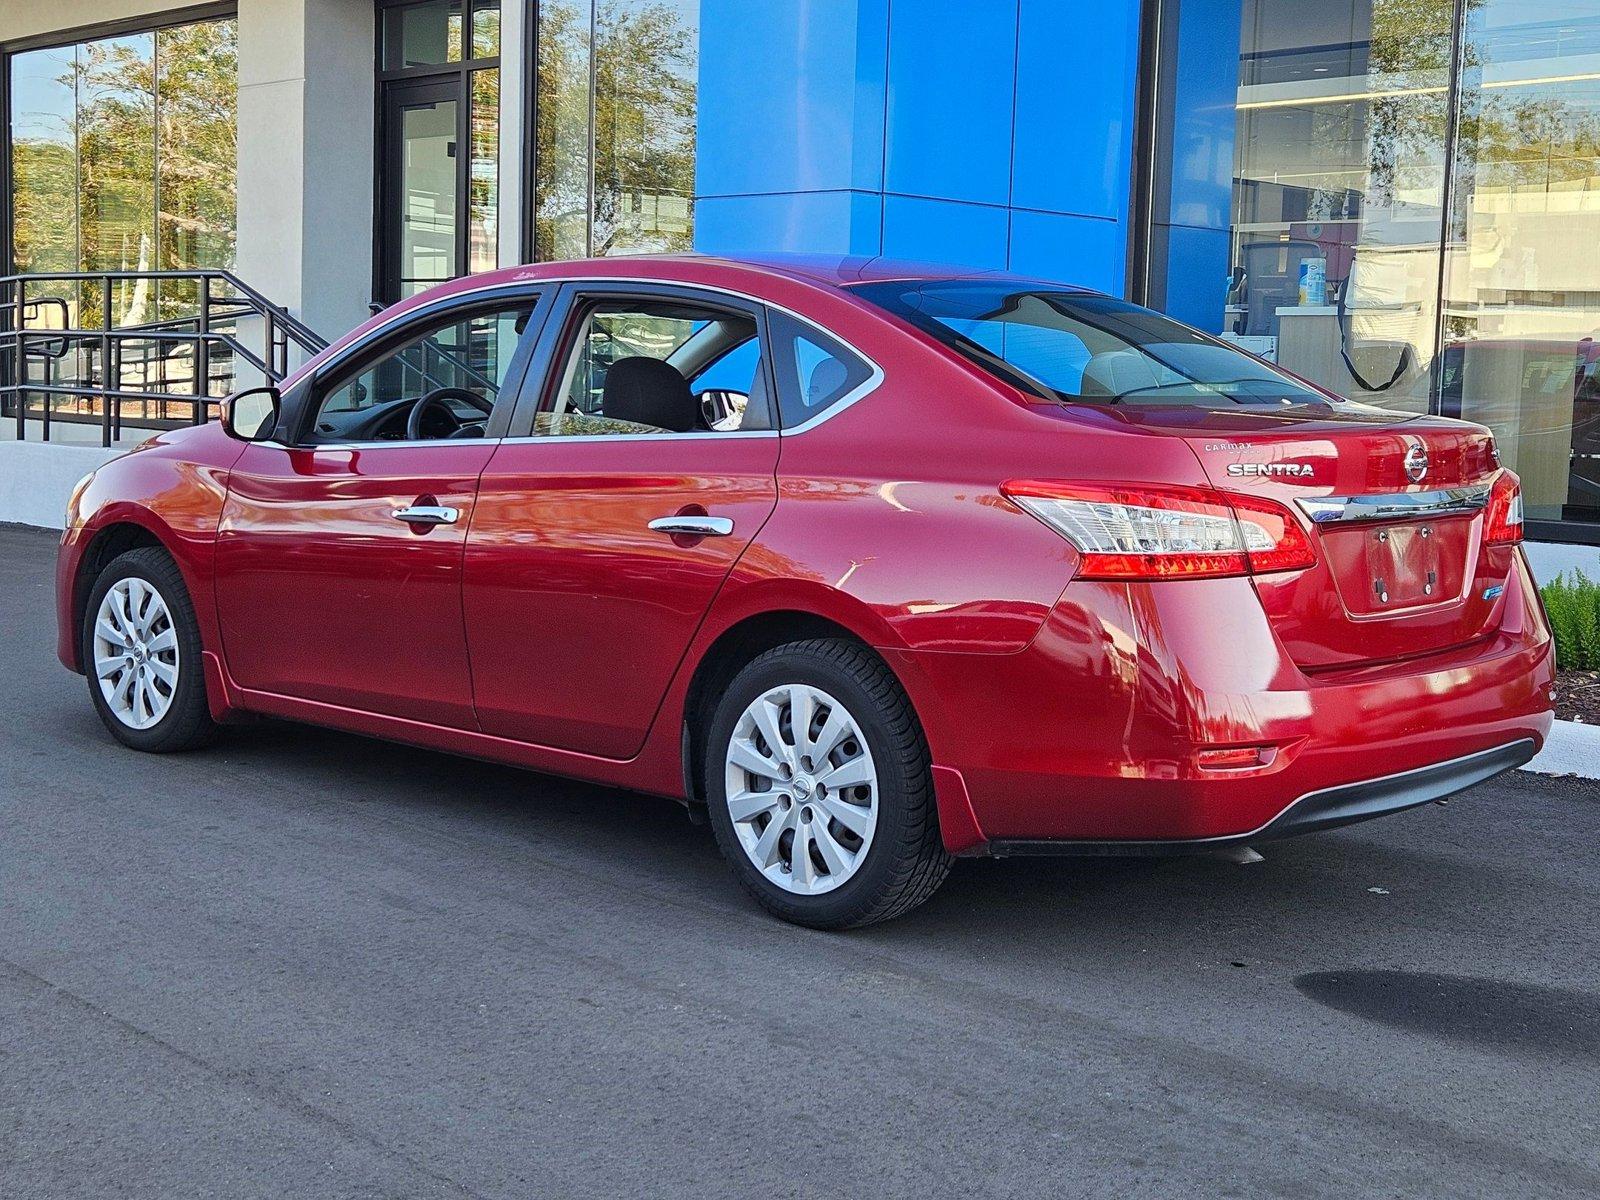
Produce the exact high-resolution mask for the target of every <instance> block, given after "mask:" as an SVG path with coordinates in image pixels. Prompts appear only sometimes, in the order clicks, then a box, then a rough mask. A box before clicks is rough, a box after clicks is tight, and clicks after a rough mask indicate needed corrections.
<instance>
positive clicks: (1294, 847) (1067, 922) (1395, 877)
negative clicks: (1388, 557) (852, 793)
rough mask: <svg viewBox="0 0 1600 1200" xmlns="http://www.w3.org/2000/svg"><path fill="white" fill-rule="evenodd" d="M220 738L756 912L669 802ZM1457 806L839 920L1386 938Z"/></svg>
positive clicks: (1220, 949) (315, 742)
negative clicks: (1253, 858)
mask: <svg viewBox="0 0 1600 1200" xmlns="http://www.w3.org/2000/svg"><path fill="white" fill-rule="evenodd" d="M225 745H226V746H227V747H228V750H227V752H228V753H229V755H230V757H234V758H247V759H249V760H252V762H254V763H259V764H260V765H261V766H262V767H263V768H266V769H271V767H272V764H273V763H274V762H275V761H284V760H290V759H292V761H293V762H294V763H295V773H296V779H297V782H298V783H299V784H301V785H303V786H310V787H311V789H312V791H313V793H317V794H322V795H325V796H327V797H328V798H329V799H330V800H338V801H341V802H350V803H357V804H379V805H382V806H384V807H385V808H387V809H389V810H391V811H395V812H405V813H409V814H412V815H426V816H427V817H429V818H430V819H434V820H441V821H447V822H450V823H451V824H452V825H453V826H454V827H456V828H457V829H461V828H469V829H474V830H476V831H478V832H481V833H484V834H488V835H492V836H494V837H496V838H506V837H509V838H512V839H515V840H517V841H521V842H523V843H526V844H528V845H530V846H533V845H537V846H539V847H540V848H541V849H542V850H546V851H549V852H551V853H558V854H573V855H581V856H582V857H583V859H584V861H585V862H586V863H588V864H589V865H591V866H595V867H596V868H597V869H599V870H601V871H604V872H605V873H607V874H615V876H616V878H617V880H618V881H619V883H624V884H626V885H627V886H637V885H638V884H639V883H641V882H643V881H641V880H638V879H634V878H633V877H632V875H631V873H632V872H634V871H636V870H640V869H643V870H645V871H647V872H649V874H650V876H651V882H654V883H656V884H659V885H661V886H664V887H669V888H670V889H671V890H672V891H673V893H675V895H676V896H677V897H679V898H683V897H685V896H689V897H692V898H693V899H694V900H695V901H696V902H698V903H700V904H704V905H707V906H719V907H722V908H727V907H729V906H732V907H736V908H738V909H740V910H743V911H747V912H749V913H751V914H755V913H756V910H755V908H754V906H753V905H752V904H751V903H750V901H749V900H748V899H747V898H746V897H745V896H744V895H743V893H742V892H741V891H740V890H739V889H738V888H737V887H736V886H735V885H734V884H733V882H732V880H731V879H730V877H729V876H728V873H727V871H726V868H725V867H724V865H723V864H722V862H721V859H720V857H719V856H718V853H717V850H716V847H715V844H714V842H713V839H712V837H711V833H710V831H709V829H707V828H705V827H703V826H696V825H694V824H692V823H691V822H690V821H689V820H688V819H687V816H686V814H685V810H684V809H683V808H682V807H681V806H680V805H678V804H676V803H674V802H672V801H670V800H665V799H662V798H660V797H654V796H647V795H641V794H638V793H631V792H626V791H621V790H617V789H613V788H606V787H600V786H595V785H590V784H585V783H580V782H576V781H572V780H566V779H562V778H559V777H556V776H549V775H543V774H539V773H536V772H531V771H524V770H520V769H518V768H514V767H506V766H502V765H498V764H493V763H487V762H480V761H476V760H471V759H463V758H459V757H455V756H452V755H447V754H443V753H438V752H434V751H431V750H424V749H419V748H414V747H409V746H404V745H397V744H392V743H386V742H381V741H376V740H373V739H369V738H363V737H358V736H355V735H347V734H343V733H338V732H334V731H329V730H323V729H317V728H313V727H309V726H301V725H294V724H288V723H280V722H261V723H257V724H253V725H250V726H246V727H242V728H240V729H238V730H236V731H231V732H230V733H229V735H228V739H227V742H226V743H225ZM1454 815H1455V814H1453V813H1446V812H1445V811H1443V810H1438V809H1426V810H1422V811H1420V812H1417V813H1412V814H1402V815H1400V816H1397V817H1393V818H1390V819H1389V820H1388V821H1387V822H1377V823H1375V824H1374V826H1372V827H1370V830H1371V831H1370V832H1369V831H1368V829H1366V828H1363V829H1360V830H1341V831H1335V832H1331V833H1324V834H1317V835H1312V836H1310V837H1307V838H1301V839H1295V840H1292V841H1285V842H1278V843H1270V844H1267V845H1264V846H1262V847H1261V850H1262V852H1263V853H1264V854H1265V856H1266V861H1265V862H1261V863H1256V864H1251V865H1239V864H1236V863H1234V862H1230V861H1226V860H1224V859H1222V858H1219V857H1212V856H1183V857H1131V858H1116V857H1099V856H1096V857H1062V858H1012V859H962V860H957V862H956V864H955V866H954V869H953V870H952V872H951V875H950V878H949V879H948V880H947V881H946V883H945V885H944V887H943V888H942V889H941V890H940V891H939V892H938V893H937V894H936V895H935V896H934V897H933V899H932V900H931V901H930V902H929V903H928V904H926V905H924V906H923V907H922V908H921V909H918V910H917V911H915V912H913V913H911V914H908V915H907V916H905V917H902V918H900V919H898V920H896V921H894V922H891V923H889V924H887V925H884V926H879V927H874V928H873V929H871V930H868V931H861V932H858V933H856V934H852V935H849V936H853V937H864V938H867V939H870V940H871V941H872V942H874V943H879V944H883V943H896V942H922V941H924V940H926V939H938V940H941V941H943V942H945V943H946V944H951V945H959V944H960V943H961V942H963V941H964V940H967V939H970V940H971V942H972V943H973V944H974V945H976V944H978V943H981V944H982V945H984V946H986V947H989V948H996V947H998V946H1001V945H1004V944H1006V943H1008V942H1012V941H1015V942H1018V943H1019V944H1020V943H1023V942H1026V943H1028V944H1029V945H1030V947H1031V949H1030V953H1032V954H1035V955H1038V954H1048V953H1050V952H1051V948H1052V947H1054V948H1056V949H1058V950H1059V952H1060V953H1061V954H1063V955H1068V954H1085V953H1092V954H1094V955H1097V956H1100V957H1102V958H1109V959H1116V958H1119V957H1122V956H1125V955H1130V954H1132V955H1138V954H1144V953H1147V952H1150V951H1152V950H1156V949H1160V950H1186V951H1192V950H1195V949H1197V948H1202V947H1205V948H1209V949H1210V950H1211V951H1212V952H1214V953H1215V955H1217V956H1218V957H1219V961H1224V962H1229V963H1231V962H1235V961H1240V959H1241V956H1243V957H1244V958H1246V959H1254V960H1261V959H1263V958H1271V957H1272V956H1274V955H1275V954H1277V953H1280V952H1282V953H1287V954H1289V956H1290V957H1291V959H1292V960H1293V961H1296V962H1306V961H1308V953H1307V952H1308V949H1312V948H1314V947H1316V946H1317V945H1318V944H1319V943H1322V942H1324V941H1330V942H1336V941H1339V940H1341V939H1345V938H1348V937H1350V936H1357V937H1360V936H1372V937H1376V938H1380V939H1381V938H1382V937H1384V936H1385V934H1386V930H1387V929H1389V928H1390V927H1391V926H1392V924H1393V922H1394V921H1395V919H1396V916H1397V914H1402V916H1403V919H1405V920H1407V921H1411V920H1414V919H1420V920H1429V919H1431V918H1430V917H1429V915H1428V914H1430V913H1439V912H1444V913H1448V912H1451V911H1456V910H1459V909H1460V908H1462V907H1463V906H1464V904H1465V903H1466V900H1467V898H1466V897H1465V896H1460V895H1457V894H1456V893H1457V892H1458V891H1459V890H1461V889H1463V888H1466V887H1467V886H1468V881H1467V880H1466V879H1464V877H1463V872H1462V870H1461V863H1460V861H1459V860H1453V859H1452V858H1451V857H1450V856H1449V855H1448V854H1447V853H1443V852H1440V851H1438V850H1437V849H1435V848H1432V847H1431V845H1429V844H1428V843H1427V842H1425V841H1424V838H1422V837H1419V836H1418V835H1419V832H1420V831H1421V830H1423V829H1426V828H1427V826H1426V824H1425V823H1426V822H1428V821H1430V820H1435V821H1449V820H1450V819H1451V818H1452V817H1453V816H1454ZM1417 842H1423V844H1422V845H1418V844H1416V843H1417ZM1497 869H1498V868H1497V867H1496V866H1495V865H1494V864H1493V863H1492V862H1489V861H1487V860H1485V861H1482V862H1477V863H1474V864H1473V877H1472V879H1471V881H1470V887H1471V888H1472V889H1473V890H1478V891H1481V890H1482V889H1483V888H1484V887H1485V873H1486V872H1489V873H1492V872H1494V871H1496V870H1497ZM1490 886H1491V887H1492V886H1493V885H1492V884H1491V885H1490ZM1414 909H1415V910H1416V911H1413V910H1414ZM759 920H760V921H761V923H762V925H768V924H771V925H773V926H774V927H776V922H767V921H766V919H765V918H759ZM1311 961H1314V959H1312V960H1311ZM1334 961H1343V960H1341V959H1337V958H1336V959H1334Z"/></svg>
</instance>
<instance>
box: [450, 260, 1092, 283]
mask: <svg viewBox="0 0 1600 1200" xmlns="http://www.w3.org/2000/svg"><path fill="white" fill-rule="evenodd" d="M624 264H634V265H636V266H640V267H646V268H647V269H648V270H649V273H650V274H651V275H652V276H657V275H659V276H660V277H663V278H668V277H670V276H671V274H672V270H671V269H672V267H673V266H674V265H681V266H685V267H693V268H696V269H697V271H703V270H704V268H706V267H712V268H717V267H724V268H728V269H729V270H730V271H732V272H734V273H737V274H744V273H755V274H767V275H779V276H785V277H787V278H790V279H798V280H802V281H804V282H807V283H811V284H818V285H822V286H825V287H835V288H850V287H854V286H857V285H860V284H866V283H878V282H889V281H894V280H906V281H908V282H910V281H932V280H940V281H944V280H957V279H967V280H985V281H992V282H996V283H1000V282H1015V283H1017V284H1019V285H1029V286H1039V285H1048V286H1049V287H1051V288H1055V289H1058V290H1065V291H1075V292H1077V291H1088V290H1090V289H1086V288H1081V287H1077V286H1076V285H1073V284H1068V283H1063V282H1061V281H1059V280H1044V279H1036V278H1029V277H1027V276H1024V275H1019V274H1016V273H1014V272H1010V271H1000V270H994V269H990V268H984V267H971V266H962V265H960V264H955V263H935V262H919V261H914V260H910V259H896V258H888V257H884V256H882V255H860V254H787V253H778V252H772V253H760V254H755V253H751V254H634V255H614V256H610V257H606V258H589V259H567V260H563V261H559V262H543V263H536V264H530V265H523V266H515V267H502V268H500V269H499V270H496V271H487V272H484V273H483V274H479V275H472V276H468V277H467V279H469V280H470V281H471V283H472V284H473V285H475V286H478V287H483V286H489V285H493V284H496V283H502V282H506V283H509V282H513V281H515V280H520V279H529V278H557V279H559V278H566V277H570V276H575V275H576V276H581V275H583V274H585V273H587V271H589V270H591V269H592V270H593V271H594V272H595V274H597V275H601V276H604V275H614V274H617V273H618V272H619V269H625V268H624V266H623V265H624ZM458 282H461V281H458Z"/></svg>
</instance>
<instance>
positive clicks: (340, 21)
mask: <svg viewBox="0 0 1600 1200" xmlns="http://www.w3.org/2000/svg"><path fill="white" fill-rule="evenodd" d="M374 13H375V5H374V4H373V3H372V0H240V3H239V245H238V254H237V260H236V261H237V268H236V269H237V273H238V275H239V277H240V278H241V279H243V280H244V281H245V282H246V283H248V284H250V285H251V286H252V287H254V288H256V289H258V290H259V291H261V292H262V293H264V294H265V295H266V296H267V297H268V298H269V299H270V300H272V301H274V302H275V303H278V304H283V305H286V306H287V307H288V308H289V310H290V312H292V313H293V314H294V315H295V316H297V317H299V318H300V319H301V320H302V321H304V322H305V323H306V324H307V325H310V326H311V327H312V328H313V329H315V330H316V331H317V332H319V333H321V334H322V335H323V336H324V337H326V338H329V339H330V340H331V339H332V338H335V337H337V336H339V335H340V334H342V333H344V332H345V331H347V330H348V329H350V328H351V327H352V326H354V325H356V324H358V323H360V322H361V321H362V320H364V319H365V317H366V315H367V302H368V301H369V300H370V299H371V297H372V206H373V111H374V105H375V96H376V92H375V84H374V78H373V72H374V62H373V58H374V53H375V50H374V47H375V36H376V35H375V31H374V26H373V23H374V20H375V16H374Z"/></svg>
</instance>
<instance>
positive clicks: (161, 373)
mask: <svg viewBox="0 0 1600 1200" xmlns="http://www.w3.org/2000/svg"><path fill="white" fill-rule="evenodd" d="M130 290H131V291H134V292H141V291H142V295H140V296H139V299H138V302H137V303H126V304H124V305H123V306H122V307H123V309H124V311H126V310H127V309H130V308H140V307H143V306H144V304H146V303H148V302H149V301H150V299H151V296H152V295H153V296H154V300H155V304H156V306H157V307H158V308H159V307H160V306H161V301H162V297H163V293H165V297H166V299H167V301H168V302H169V304H170V306H172V307H176V308H178V309H179V310H180V311H179V312H178V314H177V315H173V316H168V317H163V318H159V319H156V320H147V321H146V320H141V321H138V322H127V321H126V320H125V318H124V316H121V315H119V311H118V298H119V293H124V294H125V293H127V292H129V291H130ZM123 299H124V300H126V299H127V297H126V295H123ZM91 314H92V315H91ZM52 319H58V320H59V321H60V324H59V325H56V324H53V323H50V322H51V321H52ZM326 345H327V342H326V341H325V340H324V339H323V338H322V337H320V336H319V335H318V334H316V333H315V332H313V331H312V330H311V329H309V328H307V327H306V326H305V325H303V324H301V323H300V322H299V321H297V320H295V318H293V317H291V316H290V315H289V314H288V312H286V311H285V310H284V309H282V308H280V307H279V306H277V305H275V304H273V303H272V302H271V301H269V300H268V299H267V298H266V297H265V296H263V295H262V294H261V293H260V292H258V291H256V290H255V289H254V288H252V287H250V286H249V285H248V284H246V283H244V282H243V281H242V280H240V279H239V278H238V277H237V276H235V275H234V274H233V273H232V272H231V271H223V270H197V271H64V272H46V273H36V274H28V275H10V276H4V277H0V419H4V420H7V421H14V422H15V432H16V437H17V438H18V439H19V440H23V439H25V438H27V436H28V430H29V423H30V422H32V423H35V424H36V425H37V426H38V430H39V436H40V437H41V438H42V439H43V440H45V441H49V440H50V437H51V428H52V425H59V424H69V425H98V426H99V432H100V444H101V445H103V446H110V445H113V444H114V443H116V442H117V441H120V440H121V438H122V434H123V430H124V429H137V430H151V431H155V430H161V429H173V428H177V427H179V426H181V425H190V424H192V425H199V424H203V423H204V422H205V421H207V420H209V419H210V417H211V416H212V411H211V410H212V406H214V405H215V404H217V403H218V401H220V400H221V399H222V397H224V396H226V395H227V394H228V393H229V392H232V391H234V390H236V388H238V387H239V386H240V384H241V382H243V380H241V374H242V373H244V372H253V373H254V374H255V375H257V376H259V377H260V382H262V383H278V382H280V381H281V380H282V379H283V378H284V377H285V376H286V375H288V374H289V372H290V370H291V369H292V366H293V365H294V364H292V363H291V355H292V354H294V353H296V352H298V354H299V355H301V356H303V357H307V358H308V357H310V356H311V355H313V354H316V353H317V352H318V351H319V350H321V349H323V348H324V347H325V346H326Z"/></svg>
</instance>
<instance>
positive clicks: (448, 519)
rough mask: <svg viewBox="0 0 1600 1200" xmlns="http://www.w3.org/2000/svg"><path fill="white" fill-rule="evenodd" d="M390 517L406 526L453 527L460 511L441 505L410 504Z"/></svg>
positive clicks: (396, 510) (398, 509)
mask: <svg viewBox="0 0 1600 1200" xmlns="http://www.w3.org/2000/svg"><path fill="white" fill-rule="evenodd" d="M391 515H392V516H393V517H394V519H395V520H396V521H404V522H405V523H406V524H407V525H454V524H455V523H456V522H457V521H459V520H460V519H461V510H460V509H459V508H450V507H449V506H447V505H443V504H412V505H409V506H408V507H406V508H397V509H395V510H394V512H393V513H392V514H391Z"/></svg>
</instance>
